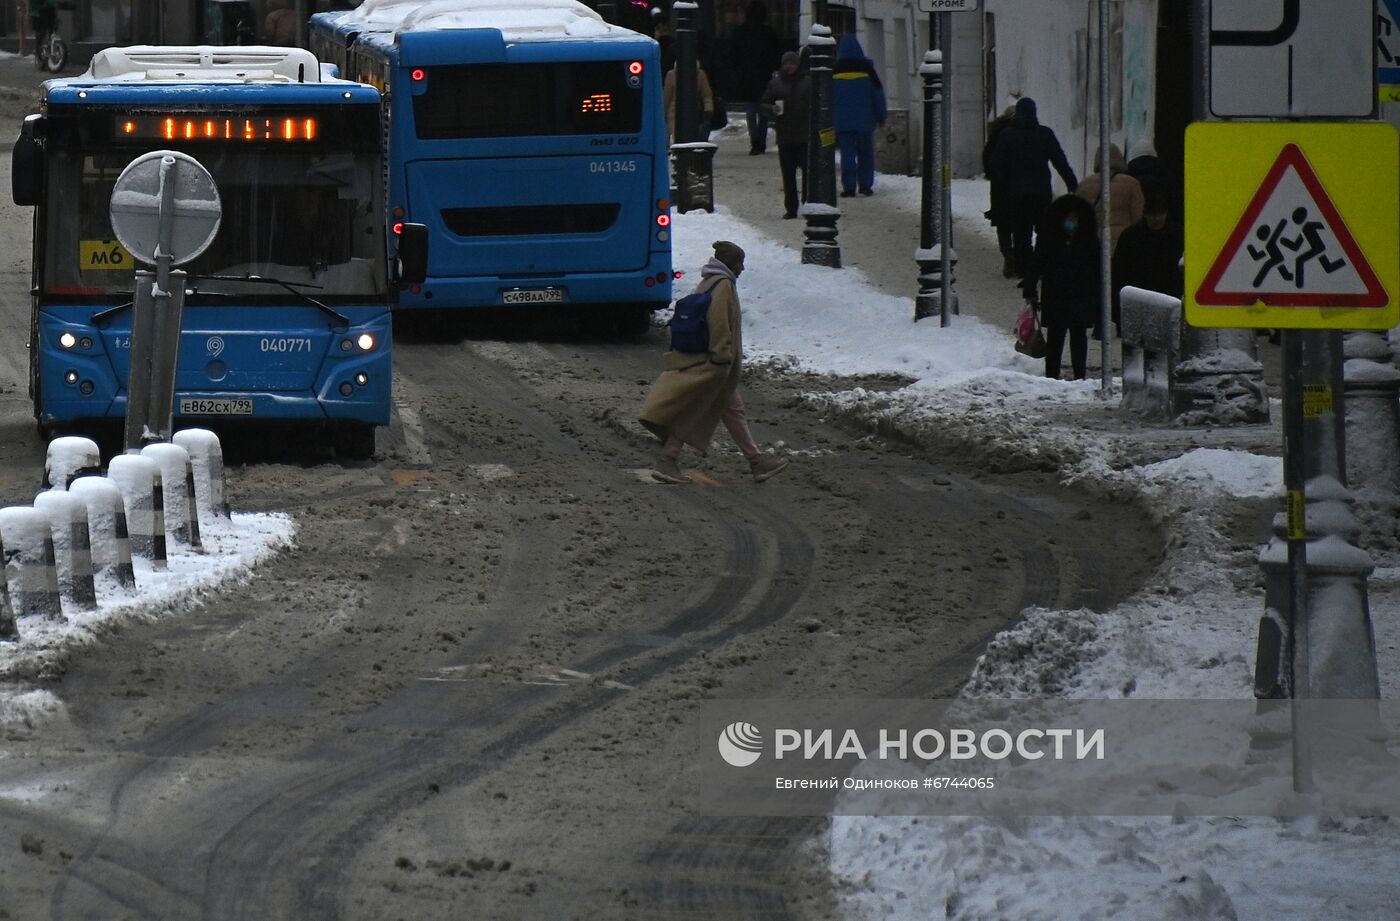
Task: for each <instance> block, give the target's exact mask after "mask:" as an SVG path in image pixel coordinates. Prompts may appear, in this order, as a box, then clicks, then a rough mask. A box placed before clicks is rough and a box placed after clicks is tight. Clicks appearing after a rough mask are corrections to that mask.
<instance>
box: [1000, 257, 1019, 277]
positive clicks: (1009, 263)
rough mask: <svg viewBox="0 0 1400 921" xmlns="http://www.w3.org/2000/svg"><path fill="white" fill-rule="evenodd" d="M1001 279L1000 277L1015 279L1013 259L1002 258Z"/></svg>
mask: <svg viewBox="0 0 1400 921" xmlns="http://www.w3.org/2000/svg"><path fill="white" fill-rule="evenodd" d="M1001 277H1002V278H1015V277H1016V260H1015V259H1013V258H1012V257H1011V256H1003V257H1002V260H1001Z"/></svg>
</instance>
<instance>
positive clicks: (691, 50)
mask: <svg viewBox="0 0 1400 921" xmlns="http://www.w3.org/2000/svg"><path fill="white" fill-rule="evenodd" d="M671 9H672V10H673V11H674V13H675V15H676V30H675V35H676V114H675V136H676V143H678V144H688V143H692V142H694V141H701V140H704V138H700V137H696V135H695V132H696V129H697V128H698V127H699V125H700V107H699V105H698V103H699V95H700V88H699V85H698V81H699V65H698V64H697V63H696V51H695V49H696V39H697V38H698V36H697V33H696V28H695V25H696V22H695V21H696V18H697V17H698V16H699V13H700V7H699V5H697V4H695V3H691V2H689V0H679V2H677V3H676V4H675V5H674V6H672V7H671Z"/></svg>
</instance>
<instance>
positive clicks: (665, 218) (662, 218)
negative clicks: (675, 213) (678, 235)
mask: <svg viewBox="0 0 1400 921" xmlns="http://www.w3.org/2000/svg"><path fill="white" fill-rule="evenodd" d="M656 226H657V227H670V226H671V215H669V214H658V215H657V216H656Z"/></svg>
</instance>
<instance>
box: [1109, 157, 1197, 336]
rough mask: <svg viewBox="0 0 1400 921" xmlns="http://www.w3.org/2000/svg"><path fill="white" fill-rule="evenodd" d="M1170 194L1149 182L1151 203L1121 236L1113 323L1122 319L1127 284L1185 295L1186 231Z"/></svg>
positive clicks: (1115, 263)
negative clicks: (1173, 211) (1172, 208)
mask: <svg viewBox="0 0 1400 921" xmlns="http://www.w3.org/2000/svg"><path fill="white" fill-rule="evenodd" d="M1169 212H1170V209H1169V207H1168V203H1167V196H1166V194H1165V193H1164V192H1162V190H1161V189H1160V188H1158V187H1157V186H1155V185H1154V186H1149V191H1148V193H1147V205H1146V207H1145V209H1144V211H1143V217H1142V220H1141V221H1138V222H1137V223H1136V224H1134V225H1133V226H1131V227H1129V228H1128V229H1127V230H1125V231H1123V235H1122V236H1121V237H1119V238H1118V248H1117V249H1116V250H1114V251H1113V326H1114V329H1115V330H1116V329H1117V327H1118V324H1119V322H1120V320H1119V318H1120V316H1121V309H1120V305H1119V292H1120V291H1121V290H1122V289H1123V287H1124V286H1126V285H1132V286H1133V287H1134V288H1143V289H1145V290H1148V291H1158V292H1160V293H1162V294H1168V295H1171V296H1172V297H1181V293H1182V289H1183V283H1182V278H1181V254H1182V252H1183V250H1184V249H1185V232H1184V230H1183V229H1182V226H1181V225H1180V224H1178V223H1177V222H1176V221H1174V220H1172V219H1171V216H1170V213H1169Z"/></svg>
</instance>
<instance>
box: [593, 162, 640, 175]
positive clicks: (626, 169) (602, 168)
mask: <svg viewBox="0 0 1400 921" xmlns="http://www.w3.org/2000/svg"><path fill="white" fill-rule="evenodd" d="M588 171H589V172H590V173H635V172H636V171H637V161H636V160H593V161H591V162H590V163H589V164H588Z"/></svg>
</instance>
